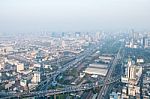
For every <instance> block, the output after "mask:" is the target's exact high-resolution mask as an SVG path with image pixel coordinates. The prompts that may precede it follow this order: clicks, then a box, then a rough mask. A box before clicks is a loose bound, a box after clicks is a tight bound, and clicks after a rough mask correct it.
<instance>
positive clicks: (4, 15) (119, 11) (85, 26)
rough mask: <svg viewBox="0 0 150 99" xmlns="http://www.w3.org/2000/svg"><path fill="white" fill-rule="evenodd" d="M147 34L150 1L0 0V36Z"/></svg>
mask: <svg viewBox="0 0 150 99" xmlns="http://www.w3.org/2000/svg"><path fill="white" fill-rule="evenodd" d="M128 29H135V30H137V31H150V0H0V33H19V32H20V33H26V32H42V31H99V30H104V31H120V30H122V31H123V30H128Z"/></svg>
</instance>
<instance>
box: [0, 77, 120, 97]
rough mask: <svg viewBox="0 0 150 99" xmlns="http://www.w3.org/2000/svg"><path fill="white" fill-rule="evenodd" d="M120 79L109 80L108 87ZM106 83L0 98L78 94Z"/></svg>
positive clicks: (2, 93) (8, 95)
mask: <svg viewBox="0 0 150 99" xmlns="http://www.w3.org/2000/svg"><path fill="white" fill-rule="evenodd" d="M119 80H120V78H118V77H115V78H112V79H110V80H109V82H107V83H106V85H109V84H112V83H114V82H118V81H119ZM103 85H104V83H88V84H82V85H80V86H67V87H65V88H61V89H54V90H45V91H35V92H23V93H20V92H19V93H11V92H9V93H4V92H1V93H0V96H2V95H3V96H6V97H2V98H1V99H8V98H9V99H10V98H22V97H45V96H51V95H56V94H64V93H70V92H78V91H84V90H89V89H92V88H97V87H102V86H103Z"/></svg>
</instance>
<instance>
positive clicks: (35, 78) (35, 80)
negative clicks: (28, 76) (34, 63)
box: [31, 72, 41, 83]
mask: <svg viewBox="0 0 150 99" xmlns="http://www.w3.org/2000/svg"><path fill="white" fill-rule="evenodd" d="M40 76H41V75H40V72H34V73H33V77H32V80H31V82H32V83H38V82H40V81H41V77H40Z"/></svg>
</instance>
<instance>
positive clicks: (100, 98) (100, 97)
mask: <svg viewBox="0 0 150 99" xmlns="http://www.w3.org/2000/svg"><path fill="white" fill-rule="evenodd" d="M121 49H122V46H121V47H120V48H119V51H118V53H117V55H116V56H115V58H114V60H113V63H112V65H111V67H110V69H109V71H108V72H107V75H106V77H105V80H104V85H103V86H102V88H101V90H100V92H99V94H98V96H97V99H105V95H106V94H107V91H108V90H109V85H108V84H107V83H108V82H109V79H110V78H111V76H112V73H113V71H114V69H115V67H116V64H117V61H118V59H120V58H121V56H120V51H121Z"/></svg>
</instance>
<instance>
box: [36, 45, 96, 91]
mask: <svg viewBox="0 0 150 99" xmlns="http://www.w3.org/2000/svg"><path fill="white" fill-rule="evenodd" d="M97 46H98V45H93V46H91V47H90V48H88V49H87V50H85V51H84V52H83V53H81V54H79V55H78V56H76V58H75V60H72V61H71V62H69V63H67V64H65V65H64V66H62V68H59V69H58V70H57V71H56V72H54V73H53V74H52V75H51V77H49V78H48V79H46V80H45V81H43V82H41V84H40V85H42V86H40V85H39V86H40V88H39V89H40V90H47V89H48V87H49V85H50V83H51V81H53V80H54V81H55V78H56V77H57V76H58V75H59V74H61V73H63V72H65V71H66V70H67V69H69V68H71V67H74V66H75V65H76V64H77V63H79V62H81V61H82V60H83V59H84V58H86V57H88V56H89V55H91V54H92V53H94V52H95V51H96V50H98V49H97Z"/></svg>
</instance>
